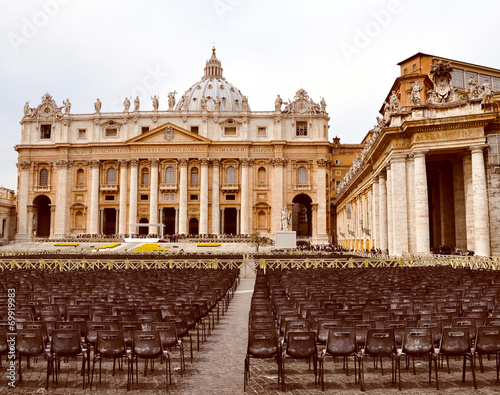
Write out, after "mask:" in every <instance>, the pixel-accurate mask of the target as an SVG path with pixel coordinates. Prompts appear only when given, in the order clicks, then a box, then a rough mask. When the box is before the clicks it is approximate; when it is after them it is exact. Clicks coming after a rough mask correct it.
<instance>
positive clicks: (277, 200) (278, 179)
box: [271, 158, 314, 233]
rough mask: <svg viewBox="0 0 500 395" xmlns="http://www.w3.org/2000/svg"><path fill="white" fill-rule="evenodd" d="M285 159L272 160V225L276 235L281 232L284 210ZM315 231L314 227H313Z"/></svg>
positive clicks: (272, 230)
mask: <svg viewBox="0 0 500 395" xmlns="http://www.w3.org/2000/svg"><path fill="white" fill-rule="evenodd" d="M284 163H285V160H284V159H283V158H274V159H272V160H271V165H273V166H274V188H273V190H274V195H273V207H272V210H273V221H272V224H271V232H274V233H276V231H279V230H280V223H281V210H282V209H283V165H284ZM313 229H314V227H313Z"/></svg>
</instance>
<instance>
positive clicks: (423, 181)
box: [414, 151, 431, 254]
mask: <svg viewBox="0 0 500 395" xmlns="http://www.w3.org/2000/svg"><path fill="white" fill-rule="evenodd" d="M426 152H427V151H417V152H415V153H414V170H415V184H414V185H415V233H416V234H415V237H416V242H417V246H416V247H417V250H416V252H417V253H425V254H428V253H430V249H431V246H430V234H429V197H428V191H427V168H426V164H425V154H426Z"/></svg>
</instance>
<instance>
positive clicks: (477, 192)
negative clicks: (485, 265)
mask: <svg viewBox="0 0 500 395" xmlns="http://www.w3.org/2000/svg"><path fill="white" fill-rule="evenodd" d="M483 148H484V146H474V147H471V159H472V188H473V200H474V238H475V244H476V250H475V253H476V255H480V256H489V255H490V229H489V218H488V213H489V210H488V194H487V189H486V172H485V169H484V156H483Z"/></svg>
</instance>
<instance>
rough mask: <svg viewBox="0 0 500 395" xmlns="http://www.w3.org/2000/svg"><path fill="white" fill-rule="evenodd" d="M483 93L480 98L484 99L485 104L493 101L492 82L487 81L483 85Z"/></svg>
mask: <svg viewBox="0 0 500 395" xmlns="http://www.w3.org/2000/svg"><path fill="white" fill-rule="evenodd" d="M481 88H482V92H481V94H480V95H479V97H484V100H485V102H489V101H491V98H492V97H493V91H492V90H491V85H490V80H485V81H484V82H483V84H482V85H481Z"/></svg>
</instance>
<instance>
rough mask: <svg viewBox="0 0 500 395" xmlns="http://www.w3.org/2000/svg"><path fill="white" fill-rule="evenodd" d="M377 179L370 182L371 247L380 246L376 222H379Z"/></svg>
mask: <svg viewBox="0 0 500 395" xmlns="http://www.w3.org/2000/svg"><path fill="white" fill-rule="evenodd" d="M378 200H379V179H378V177H375V179H374V182H373V184H372V218H373V219H372V223H371V235H372V248H380V239H379V237H380V236H379V234H378V224H379V203H378Z"/></svg>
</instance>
